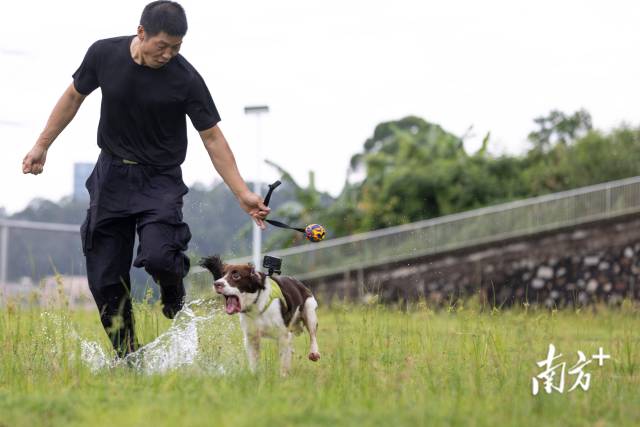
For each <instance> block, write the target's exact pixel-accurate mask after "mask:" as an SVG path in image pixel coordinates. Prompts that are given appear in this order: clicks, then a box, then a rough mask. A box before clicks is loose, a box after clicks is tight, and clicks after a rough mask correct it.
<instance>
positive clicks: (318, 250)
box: [194, 177, 640, 279]
mask: <svg viewBox="0 0 640 427" xmlns="http://www.w3.org/2000/svg"><path fill="white" fill-rule="evenodd" d="M634 212H640V177H634V178H629V179H624V180H620V181H612V182H608V183H604V184H599V185H594V186H590V187H584V188H580V189H576V190H571V191H565V192H561V193H554V194H550V195H546V196H541V197H535V198H531V199H525V200H519V201H515V202H510V203H504V204H501V205H495V206H491V207H487V208H482V209H476V210H473V211H468V212H463V213H458V214H454V215H448V216H444V217H440V218H435V219H429V220H424V221H419V222H414V223H410V224H405V225H400V226H397V227H390V228H385V229H381V230H376V231H372V232H368V233H362V234H357V235H353V236H349V237H342V238H336V239H331V240H327V241H325V242H320V243H316V244H311V243H307V244H305V245H303V246H297V247H293V248H289V249H284V250H279V251H272V252H270V253H269V254H270V255H272V256H276V257H285V259H284V261H283V273H285V274H291V275H296V276H297V277H299V278H301V279H305V278H307V279H308V278H314V277H320V276H326V275H330V274H337V273H341V272H346V271H351V270H356V269H361V268H366V267H370V266H374V265H380V264H386V263H390V262H397V261H402V260H409V259H412V258H416V257H420V256H425V255H431V254H435V253H438V252H444V251H450V250H453V249H460V248H463V247H467V246H473V245H477V244H482V243H489V242H495V241H500V240H504V239H507V238H512V237H518V236H524V235H528V234H533V233H539V232H542V231H548V230H553V229H557V228H561V227H568V226H573V225H578V224H583V223H587V222H591V221H596V220H600V219H605V218H609V217H615V216H620V215H625V214H629V213H634ZM248 260H249V258H248V257H244V258H239V259H237V260H233V261H239V262H245V261H248ZM195 272H197V271H194V273H195Z"/></svg>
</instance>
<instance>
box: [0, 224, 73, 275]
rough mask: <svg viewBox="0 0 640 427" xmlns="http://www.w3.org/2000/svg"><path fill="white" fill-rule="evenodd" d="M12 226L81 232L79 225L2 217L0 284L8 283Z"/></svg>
mask: <svg viewBox="0 0 640 427" xmlns="http://www.w3.org/2000/svg"><path fill="white" fill-rule="evenodd" d="M12 228H19V229H23V230H39V231H58V232H63V233H80V226H79V225H73V224H55V223H52V222H36V221H23V220H11V219H0V285H5V284H6V283H7V268H8V267H7V259H8V257H9V230H10V229H12Z"/></svg>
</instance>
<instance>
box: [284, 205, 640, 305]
mask: <svg viewBox="0 0 640 427" xmlns="http://www.w3.org/2000/svg"><path fill="white" fill-rule="evenodd" d="M285 262H286V261H285ZM639 281H640V215H630V216H625V217H619V218H614V219H609V220H605V221H598V222H593V223H589V224H584V225H581V226H577V227H571V228H565V229H561V230H556V231H553V232H546V233H540V234H536V235H531V236H526V237H522V238H516V239H510V240H508V241H502V242H497V243H491V244H486V245H478V246H475V247H470V248H465V249H463V250H457V251H451V252H447V253H441V254H437V255H433V256H426V257H421V258H415V259H411V260H407V261H403V262H399V263H392V264H388V265H384V266H376V267H371V268H363V269H357V270H354V271H350V272H347V273H345V274H340V275H334V276H328V277H323V278H318V279H312V280H307V281H305V283H307V285H309V286H310V287H311V288H312V289H313V290H314V292H316V293H317V294H318V295H319V298H320V299H321V300H325V301H329V302H331V301H333V300H335V299H340V300H342V299H346V300H359V299H363V298H367V297H369V296H371V295H376V296H378V297H379V298H381V299H382V300H383V301H385V302H398V301H400V302H402V301H415V300H418V299H419V298H425V299H427V300H428V301H430V302H432V303H436V304H442V305H448V304H453V303H454V302H456V301H457V300H458V299H460V298H467V297H470V296H472V295H478V296H479V297H480V299H481V301H482V302H484V303H487V304H489V305H495V306H505V305H506V306H508V305H511V304H521V303H529V304H532V305H534V304H537V305H544V306H547V307H564V306H567V305H570V306H577V305H580V306H582V305H587V304H590V303H593V302H598V301H604V302H608V303H612V304H616V303H619V302H620V301H622V299H623V298H640V283H639Z"/></svg>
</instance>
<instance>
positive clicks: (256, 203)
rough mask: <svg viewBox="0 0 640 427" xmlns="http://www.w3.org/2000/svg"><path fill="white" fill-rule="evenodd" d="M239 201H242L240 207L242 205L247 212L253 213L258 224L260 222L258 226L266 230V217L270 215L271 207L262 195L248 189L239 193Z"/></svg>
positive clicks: (252, 215)
mask: <svg viewBox="0 0 640 427" xmlns="http://www.w3.org/2000/svg"><path fill="white" fill-rule="evenodd" d="M238 202H240V207H242V209H244V210H245V212H246V213H248V214H249V215H251V217H252V218H253V220H254V221H255V222H256V224H258V227H260V228H261V229H262V230H264V229H265V228H266V226H265V224H264V219H265V218H266V217H267V215H269V212H271V209H270V208H269V207H267V206H265V204H264V201H263V200H262V197H260V196H258V195H257V194H256V193H252V192H250V191H247V192H245V193H242V194H240V195H238Z"/></svg>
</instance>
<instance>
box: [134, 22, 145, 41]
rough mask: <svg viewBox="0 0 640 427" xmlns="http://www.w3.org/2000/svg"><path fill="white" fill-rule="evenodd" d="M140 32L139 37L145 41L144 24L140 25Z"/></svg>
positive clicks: (138, 32)
mask: <svg viewBox="0 0 640 427" xmlns="http://www.w3.org/2000/svg"><path fill="white" fill-rule="evenodd" d="M136 33H137V34H138V38H139V39H140V41H144V35H145V33H144V27H143V26H142V25H138V31H137V32H136Z"/></svg>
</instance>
